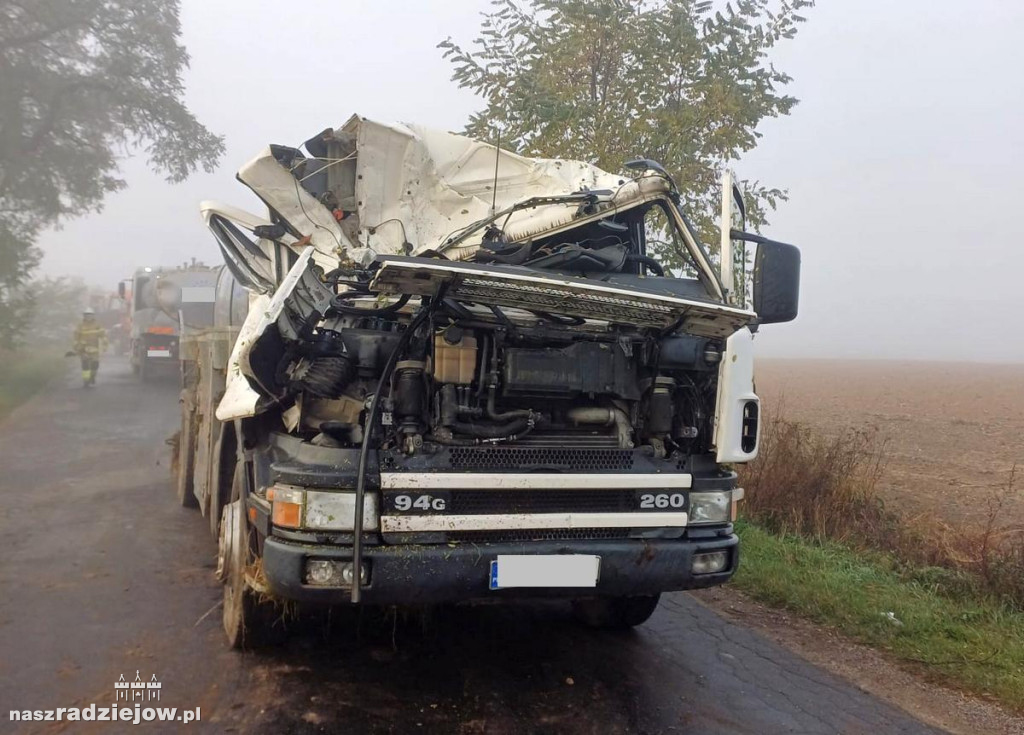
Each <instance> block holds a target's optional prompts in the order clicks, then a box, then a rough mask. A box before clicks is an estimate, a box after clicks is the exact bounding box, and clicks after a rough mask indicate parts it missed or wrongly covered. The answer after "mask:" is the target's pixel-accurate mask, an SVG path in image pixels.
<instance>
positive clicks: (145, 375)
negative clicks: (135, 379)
mask: <svg viewBox="0 0 1024 735" xmlns="http://www.w3.org/2000/svg"><path fill="white" fill-rule="evenodd" d="M152 379H153V366H152V365H150V364H149V358H148V357H141V358H139V380H141V381H142V382H143V383H148V382H149V381H150V380H152Z"/></svg>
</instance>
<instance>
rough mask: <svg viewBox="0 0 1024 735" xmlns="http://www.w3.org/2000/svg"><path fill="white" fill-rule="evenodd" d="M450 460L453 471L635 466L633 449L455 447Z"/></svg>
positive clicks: (616, 469) (610, 469)
mask: <svg viewBox="0 0 1024 735" xmlns="http://www.w3.org/2000/svg"><path fill="white" fill-rule="evenodd" d="M448 462H449V465H450V466H451V469H453V470H519V471H523V470H531V469H552V470H555V469H557V470H563V471H570V472H623V471H626V470H631V469H633V452H632V451H630V450H629V449H580V448H576V447H455V448H453V449H452V450H451V452H450V453H449V455H448Z"/></svg>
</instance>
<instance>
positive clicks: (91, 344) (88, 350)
mask: <svg viewBox="0 0 1024 735" xmlns="http://www.w3.org/2000/svg"><path fill="white" fill-rule="evenodd" d="M106 348H107V330H105V329H104V328H103V327H101V326H100V325H99V324H97V323H96V322H87V321H82V322H81V323H80V324H79V325H78V326H77V327H75V352H77V353H78V354H79V355H90V356H95V355H99V354H100V353H101V352H103V350H105V349H106Z"/></svg>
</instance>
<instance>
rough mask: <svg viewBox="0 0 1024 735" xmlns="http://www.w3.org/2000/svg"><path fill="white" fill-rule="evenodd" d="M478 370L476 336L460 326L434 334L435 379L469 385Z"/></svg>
mask: <svg viewBox="0 0 1024 735" xmlns="http://www.w3.org/2000/svg"><path fill="white" fill-rule="evenodd" d="M475 372H476V337H474V336H473V334H472V333H471V332H463V331H462V330H461V329H459V328H458V327H448V328H447V329H445V330H443V331H440V332H438V333H437V334H435V335H434V380H436V381H437V382H438V383H452V384H454V385H469V384H470V383H472V382H473V374H474V373H475Z"/></svg>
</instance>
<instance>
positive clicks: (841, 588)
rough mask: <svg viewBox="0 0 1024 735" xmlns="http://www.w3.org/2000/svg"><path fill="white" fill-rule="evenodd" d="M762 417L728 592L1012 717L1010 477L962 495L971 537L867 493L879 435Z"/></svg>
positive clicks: (1019, 658)
mask: <svg viewBox="0 0 1024 735" xmlns="http://www.w3.org/2000/svg"><path fill="white" fill-rule="evenodd" d="M773 414H774V415H772V416H770V417H768V420H767V421H766V422H765V424H764V425H763V426H762V434H761V445H760V450H759V454H758V458H757V460H756V461H754V462H752V463H750V464H749V465H747V466H746V467H744V468H742V469H741V471H740V475H741V478H740V479H741V483H742V486H743V487H745V488H746V490H747V494H746V499H745V501H744V503H743V506H742V514H743V517H744V519H746V522H741V523H739V524H738V528H739V532H740V535H741V536H742V537H743V541H744V546H743V552H742V561H741V564H740V571H739V573H738V574H737V576H736V585H737V586H738V587H739V588H740V589H742V590H744V591H746V592H747V593H748V594H750V595H751V596H752V597H754V598H756V599H758V600H761V601H763V602H765V603H767V604H770V605H773V606H777V607H781V608H786V609H789V610H791V611H793V612H795V613H798V614H801V615H803V616H806V617H808V618H810V619H812V620H814V621H816V622H819V623H824V624H826V625H830V626H832V627H834V628H837V629H839V630H840V631H842V632H843V633H845V634H847V635H849V636H851V637H852V638H855V639H857V640H859V641H862V642H864V643H867V644H870V645H873V646H876V647H878V648H881V649H883V650H886V651H888V652H890V653H891V654H893V655H894V656H895V657H896V658H898V659H900V660H902V661H903V662H905V663H908V664H910V665H912V666H913V667H914V668H916V669H918V670H919V671H921V672H922V673H924V674H925V675H926V676H927V677H928V678H930V679H932V680H935V681H943V682H946V683H950V684H954V685H956V686H959V687H961V688H962V689H964V690H966V691H970V692H972V693H975V694H982V695H991V696H992V697H994V698H995V699H997V700H999V701H1000V702H1002V703H1003V704H1005V705H1008V706H1010V707H1012V708H1014V709H1016V710H1018V711H1024V528H1022V527H1021V526H1020V524H1016V525H1015V524H1014V523H1013V522H1012V520H1011V521H1007V519H1006V517H1005V514H1004V509H1005V508H1006V507H1007V505H1008V501H1009V500H1010V499H1011V498H1012V497H1013V496H1014V495H1015V494H1016V493H1017V492H1018V491H1019V489H1018V487H1017V485H1018V484H1019V483H1017V482H1016V480H1017V468H1016V467H1014V468H1013V469H1011V470H1010V472H1009V474H1008V477H1007V479H1006V481H1005V482H1004V483H1003V484H1001V485H999V486H995V487H991V488H987V489H985V488H981V489H978V490H977V491H976V492H977V493H978V497H977V501H978V502H981V503H983V504H984V507H985V508H986V514H985V518H984V520H983V522H982V523H980V524H978V525H974V526H971V525H966V524H960V525H956V526H954V525H951V524H949V523H946V522H944V521H941V520H939V519H938V518H936V517H933V516H927V515H916V516H908V515H907V514H905V513H902V512H901V511H900V510H899V508H898V506H888V505H886V504H885V503H884V502H883V499H882V498H881V496H880V494H879V492H878V484H879V480H880V479H881V476H882V473H883V470H884V468H885V463H886V459H887V449H886V445H885V441H884V439H882V438H881V437H880V436H879V435H877V434H874V433H870V432H862V431H854V430H839V431H836V432H832V433H825V432H821V431H817V430H814V429H812V428H810V427H808V426H806V425H803V424H799V423H796V422H792V421H787V420H785V419H784V418H780V414H781V411H779V410H778V409H777V411H776V412H773ZM890 614H891V615H890Z"/></svg>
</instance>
